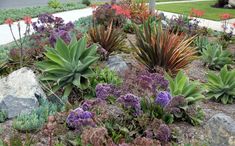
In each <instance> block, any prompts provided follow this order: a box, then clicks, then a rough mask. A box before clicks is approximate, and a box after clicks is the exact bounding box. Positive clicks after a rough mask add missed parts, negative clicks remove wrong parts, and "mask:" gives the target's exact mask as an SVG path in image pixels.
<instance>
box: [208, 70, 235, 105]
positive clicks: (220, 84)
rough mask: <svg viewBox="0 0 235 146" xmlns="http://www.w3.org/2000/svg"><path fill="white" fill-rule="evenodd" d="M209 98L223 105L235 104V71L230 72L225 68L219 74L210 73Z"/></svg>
mask: <svg viewBox="0 0 235 146" xmlns="http://www.w3.org/2000/svg"><path fill="white" fill-rule="evenodd" d="M207 78H208V82H207V83H206V86H207V96H208V97H209V98H212V99H215V100H216V101H218V102H219V101H220V102H222V103H223V104H227V103H233V102H234V100H235V70H234V69H233V70H232V71H228V69H227V66H224V67H223V68H222V69H221V71H220V73H219V74H215V73H213V72H209V73H208V74H207Z"/></svg>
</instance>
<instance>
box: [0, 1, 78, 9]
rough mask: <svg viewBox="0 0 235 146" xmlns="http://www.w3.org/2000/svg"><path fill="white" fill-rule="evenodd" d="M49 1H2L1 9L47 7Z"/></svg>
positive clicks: (0, 3) (0, 2)
mask: <svg viewBox="0 0 235 146" xmlns="http://www.w3.org/2000/svg"><path fill="white" fill-rule="evenodd" d="M48 1H49V0H0V9H9V8H24V7H32V6H43V5H47V3H48ZM60 2H63V3H64V2H79V0H60Z"/></svg>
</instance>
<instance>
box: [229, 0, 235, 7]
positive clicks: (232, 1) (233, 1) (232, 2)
mask: <svg viewBox="0 0 235 146" xmlns="http://www.w3.org/2000/svg"><path fill="white" fill-rule="evenodd" d="M228 4H229V5H230V6H231V7H232V8H235V0H229V1H228Z"/></svg>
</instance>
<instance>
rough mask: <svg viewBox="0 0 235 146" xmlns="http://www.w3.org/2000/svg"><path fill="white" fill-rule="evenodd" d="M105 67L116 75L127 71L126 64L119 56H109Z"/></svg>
mask: <svg viewBox="0 0 235 146" xmlns="http://www.w3.org/2000/svg"><path fill="white" fill-rule="evenodd" d="M107 66H108V68H109V69H111V70H113V71H116V72H118V73H122V72H125V71H126V70H127V69H128V65H127V63H126V62H125V61H124V60H123V58H122V57H121V56H119V55H113V56H110V57H109V59H108V61H107Z"/></svg>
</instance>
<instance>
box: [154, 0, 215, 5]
mask: <svg viewBox="0 0 235 146" xmlns="http://www.w3.org/2000/svg"><path fill="white" fill-rule="evenodd" d="M206 1H213V0H182V1H169V2H156V5H164V4H176V3H195V2H206Z"/></svg>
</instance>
